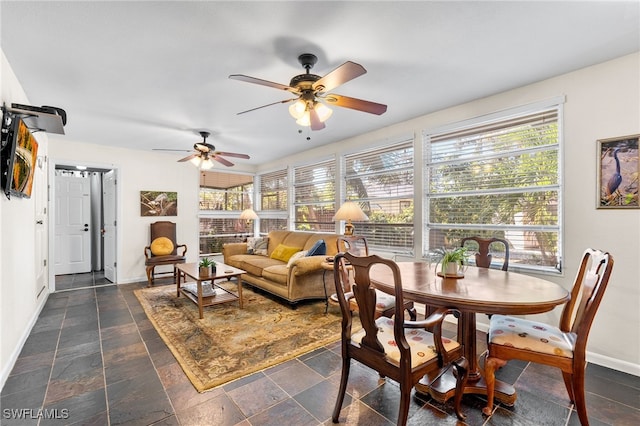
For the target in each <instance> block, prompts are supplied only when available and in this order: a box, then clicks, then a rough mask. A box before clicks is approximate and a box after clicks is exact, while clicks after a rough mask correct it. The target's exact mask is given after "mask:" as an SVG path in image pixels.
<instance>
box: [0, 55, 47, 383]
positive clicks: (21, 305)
mask: <svg viewBox="0 0 640 426" xmlns="http://www.w3.org/2000/svg"><path fill="white" fill-rule="evenodd" d="M0 61H1V66H0V82H1V88H0V99H1V101H2V103H4V104H5V105H7V106H11V103H12V102H13V103H20V104H29V101H28V99H27V97H26V95H25V93H24V91H23V90H22V87H21V86H20V83H19V81H18V79H17V78H16V76H15V74H14V73H13V70H12V69H11V66H10V65H9V63H8V62H7V59H6V57H5V56H4V53H2V55H1V59H0ZM34 136H35V138H36V140H37V141H38V145H39V146H38V157H41V156H46V154H47V135H46V134H45V133H42V132H37V133H34ZM36 173H38V174H40V173H45V174H46V169H39V168H36ZM39 197H45V199H46V187H44V185H36V184H35V183H34V186H33V193H32V195H31V198H30V199H26V198H16V197H12V198H11V199H10V200H8V199H7V197H5V195H4V192H0V236H1V239H0V387H2V386H3V385H4V382H5V380H6V378H7V376H8V375H9V373H10V370H11V367H12V366H13V364H14V362H15V360H16V359H17V357H18V354H19V352H20V349H21V348H22V345H23V344H24V342H25V340H26V338H27V336H28V335H29V331H30V330H31V327H32V326H33V324H35V321H36V319H37V318H38V314H39V312H40V310H41V309H42V306H43V305H44V302H45V301H46V296H47V295H48V293H47V292H46V291H45V292H41V293H39V292H38V290H37V289H36V285H35V280H36V276H35V268H34V267H33V266H34V258H35V253H34V249H35V246H36V245H35V209H36V199H39Z"/></svg>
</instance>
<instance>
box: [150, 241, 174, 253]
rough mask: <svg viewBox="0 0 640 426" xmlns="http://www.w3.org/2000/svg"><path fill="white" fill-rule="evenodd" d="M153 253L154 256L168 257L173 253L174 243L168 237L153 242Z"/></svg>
mask: <svg viewBox="0 0 640 426" xmlns="http://www.w3.org/2000/svg"><path fill="white" fill-rule="evenodd" d="M151 253H152V254H153V255H154V256H166V255H168V254H171V253H173V242H171V240H170V239H169V238H167V237H158V238H156V239H155V240H153V241H152V242H151Z"/></svg>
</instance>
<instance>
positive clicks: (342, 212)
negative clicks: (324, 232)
mask: <svg viewBox="0 0 640 426" xmlns="http://www.w3.org/2000/svg"><path fill="white" fill-rule="evenodd" d="M333 220H334V221H335V220H346V221H347V223H345V225H344V235H353V231H354V230H355V226H353V224H352V223H351V221H352V220H355V221H357V222H362V221H365V220H369V216H367V215H366V214H365V213H364V212H363V211H362V209H361V208H360V206H359V205H358V204H356V203H354V202H353V201H346V202H345V203H344V204H342V206H340V208H339V209H338V211H337V212H336V214H335V216H333Z"/></svg>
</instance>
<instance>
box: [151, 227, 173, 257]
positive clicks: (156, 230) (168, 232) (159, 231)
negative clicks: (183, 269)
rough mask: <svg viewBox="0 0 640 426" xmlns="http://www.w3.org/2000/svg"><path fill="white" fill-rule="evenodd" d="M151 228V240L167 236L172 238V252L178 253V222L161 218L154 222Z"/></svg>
mask: <svg viewBox="0 0 640 426" xmlns="http://www.w3.org/2000/svg"><path fill="white" fill-rule="evenodd" d="M150 230H151V240H150V241H151V242H153V240H155V239H156V238H159V237H165V238H168V239H170V240H171V242H172V243H173V252H172V253H171V254H176V253H177V249H178V247H177V243H176V224H175V223H174V222H171V221H168V220H160V221H158V222H154V223H152V224H151V225H150Z"/></svg>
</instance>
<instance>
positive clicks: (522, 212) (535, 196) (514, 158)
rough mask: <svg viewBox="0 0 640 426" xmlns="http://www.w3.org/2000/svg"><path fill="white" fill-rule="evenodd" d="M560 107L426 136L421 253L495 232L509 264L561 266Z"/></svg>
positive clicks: (541, 266) (549, 267) (556, 268)
mask: <svg viewBox="0 0 640 426" xmlns="http://www.w3.org/2000/svg"><path fill="white" fill-rule="evenodd" d="M559 109H560V107H559V106H554V107H553V108H548V109H545V110H540V111H536V112H534V113H532V112H529V113H528V114H521V115H518V116H511V117H507V118H502V119H501V120H497V121H491V122H483V123H476V124H475V125H473V126H468V127H464V128H458V129H453V130H452V131H448V132H446V133H444V132H442V133H432V134H426V135H425V172H426V179H427V182H426V184H425V201H426V203H425V218H427V224H426V227H425V229H426V231H425V232H426V235H425V241H426V245H427V247H425V248H426V250H425V253H424V254H425V255H427V252H428V250H429V249H433V248H438V247H443V246H445V247H452V246H456V245H458V244H459V241H460V239H461V238H462V237H465V236H470V235H478V236H484V237H489V236H495V237H500V238H505V239H506V240H508V241H509V243H510V260H509V264H510V266H515V267H520V268H535V269H538V270H556V271H559V270H560V265H561V252H560V249H561V244H560V237H561V226H560V225H561V221H560V217H561V215H560V214H559V211H558V210H559V206H560V205H561V203H560V201H561V195H562V194H561V187H560V171H559V158H560V154H559V149H560V142H559V139H560V132H559V130H558V116H559Z"/></svg>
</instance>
